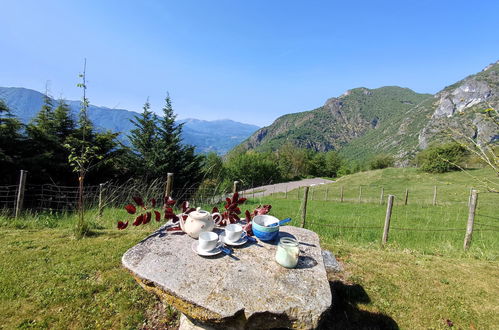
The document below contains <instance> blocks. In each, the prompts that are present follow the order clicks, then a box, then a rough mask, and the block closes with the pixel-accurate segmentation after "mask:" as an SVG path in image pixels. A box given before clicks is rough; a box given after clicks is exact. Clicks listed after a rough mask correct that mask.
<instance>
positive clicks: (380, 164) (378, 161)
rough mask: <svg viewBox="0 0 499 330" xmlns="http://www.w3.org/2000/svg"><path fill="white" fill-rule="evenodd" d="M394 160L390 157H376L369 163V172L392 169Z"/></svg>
mask: <svg viewBox="0 0 499 330" xmlns="http://www.w3.org/2000/svg"><path fill="white" fill-rule="evenodd" d="M394 164H395V160H394V159H393V157H392V156H390V155H377V156H375V157H374V158H372V159H371V160H370V161H369V168H370V169H371V170H378V169H382V168H387V167H393V165H394Z"/></svg>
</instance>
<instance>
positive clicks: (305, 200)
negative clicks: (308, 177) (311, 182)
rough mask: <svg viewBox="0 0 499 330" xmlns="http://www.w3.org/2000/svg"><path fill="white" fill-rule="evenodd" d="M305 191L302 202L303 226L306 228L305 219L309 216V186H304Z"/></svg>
mask: <svg viewBox="0 0 499 330" xmlns="http://www.w3.org/2000/svg"><path fill="white" fill-rule="evenodd" d="M304 188H305V190H304V191H303V201H302V204H301V227H302V228H305V219H306V217H307V201H308V189H309V187H304Z"/></svg>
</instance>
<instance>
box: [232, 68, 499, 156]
mask: <svg viewBox="0 0 499 330" xmlns="http://www.w3.org/2000/svg"><path fill="white" fill-rule="evenodd" d="M498 106H499V62H496V63H493V64H491V65H489V66H487V67H486V68H485V69H484V70H482V71H481V72H479V73H477V74H474V75H471V76H469V77H467V78H465V79H463V80H461V81H459V82H457V83H455V84H453V85H452V86H449V87H446V88H444V89H443V90H442V91H441V92H439V93H437V94H435V95H431V94H420V93H416V92H414V91H412V90H410V89H408V88H401V87H397V86H387V87H381V88H376V89H368V88H364V87H360V88H355V89H352V90H349V91H347V92H346V93H344V94H343V95H341V96H339V97H333V98H330V99H328V100H327V101H326V102H325V104H324V105H323V106H322V107H319V108H317V109H314V110H310V111H304V112H299V113H292V114H287V115H284V116H281V117H279V118H277V119H276V120H275V121H274V122H273V123H272V124H271V125H270V126H267V127H263V128H261V129H259V130H258V131H256V132H255V133H254V134H253V135H252V136H250V137H249V138H248V139H246V140H245V141H244V142H242V143H241V144H240V145H239V146H237V147H236V148H235V149H234V151H235V152H237V151H245V150H251V149H253V150H260V151H275V150H278V149H279V148H280V147H282V146H283V145H284V144H287V143H291V144H292V145H295V146H298V147H304V148H309V149H314V150H317V151H328V150H338V151H339V152H340V153H341V154H343V155H344V156H345V157H346V158H348V159H352V160H358V161H365V160H367V159H369V158H371V157H373V156H375V155H377V154H380V153H384V154H391V155H393V156H394V157H395V158H396V159H397V163H398V164H399V165H405V164H407V163H408V161H409V160H410V159H412V158H413V157H414V155H415V153H416V152H417V151H418V150H420V149H424V148H426V147H427V146H428V145H429V144H430V143H432V142H433V141H445V140H448V139H449V133H448V132H449V129H451V128H456V127H459V128H460V129H461V130H462V131H465V132H466V135H467V136H469V137H471V138H476V139H477V141H479V143H488V142H490V141H499V131H498V129H497V126H494V125H493V124H492V123H491V121H488V122H487V121H484V120H483V116H482V115H481V113H480V111H481V110H483V109H486V108H490V107H493V108H495V109H497V108H498Z"/></svg>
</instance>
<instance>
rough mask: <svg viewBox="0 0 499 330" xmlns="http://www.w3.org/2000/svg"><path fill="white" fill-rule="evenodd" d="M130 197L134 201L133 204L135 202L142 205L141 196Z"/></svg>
mask: <svg viewBox="0 0 499 330" xmlns="http://www.w3.org/2000/svg"><path fill="white" fill-rule="evenodd" d="M132 198H133V200H134V201H135V204H137V205H138V206H142V207H144V201H143V200H142V198H140V197H138V196H135V197H132Z"/></svg>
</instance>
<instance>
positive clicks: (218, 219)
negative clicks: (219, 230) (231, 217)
mask: <svg viewBox="0 0 499 330" xmlns="http://www.w3.org/2000/svg"><path fill="white" fill-rule="evenodd" d="M211 217H212V218H213V221H215V225H216V226H218V225H219V224H220V222H222V215H221V214H220V212H214V213H212V214H211Z"/></svg>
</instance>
